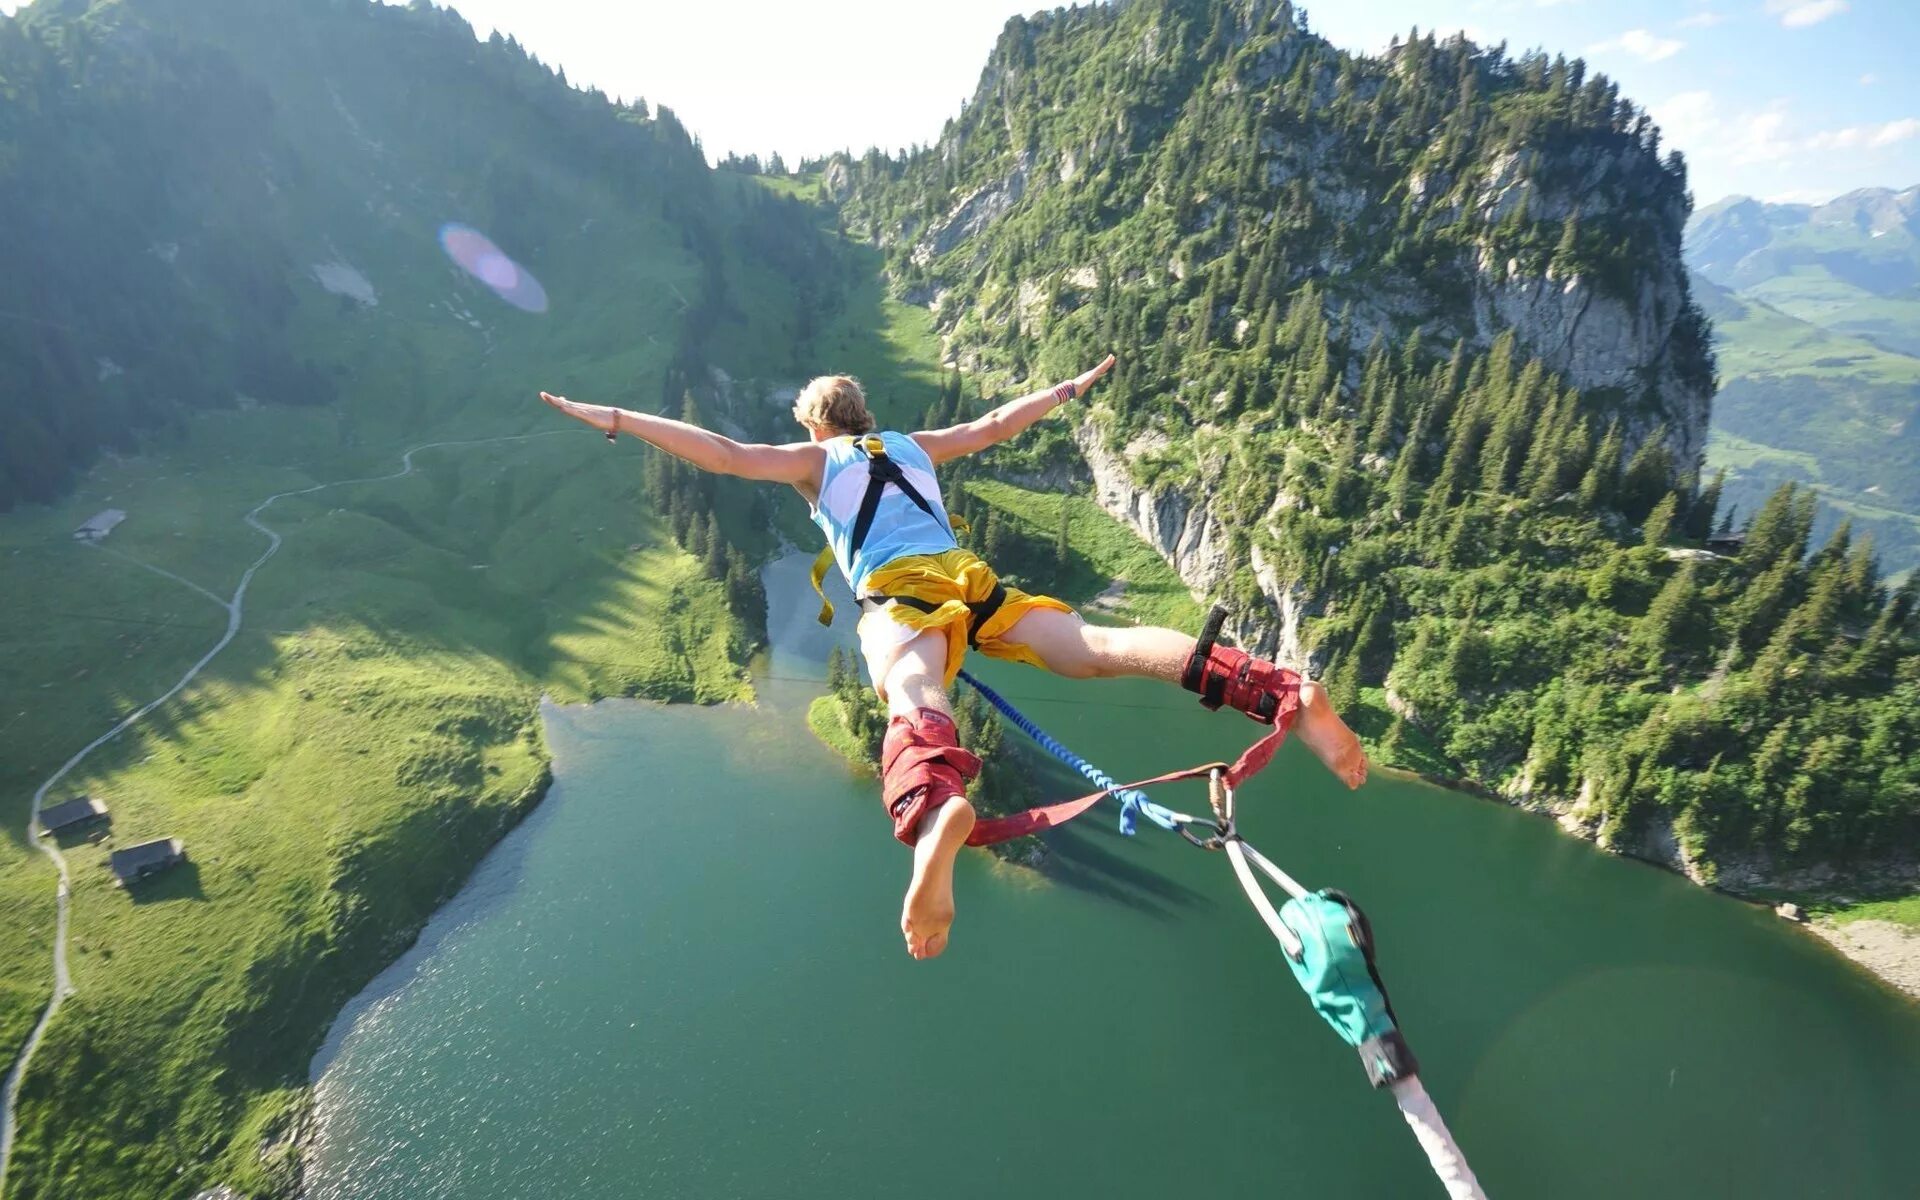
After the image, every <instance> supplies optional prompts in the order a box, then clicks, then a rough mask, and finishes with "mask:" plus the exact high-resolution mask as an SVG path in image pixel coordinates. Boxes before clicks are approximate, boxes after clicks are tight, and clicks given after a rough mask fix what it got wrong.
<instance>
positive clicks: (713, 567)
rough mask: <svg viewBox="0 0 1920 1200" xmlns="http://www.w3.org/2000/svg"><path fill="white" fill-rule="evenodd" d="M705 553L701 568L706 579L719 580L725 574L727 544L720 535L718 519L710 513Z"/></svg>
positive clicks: (708, 515)
mask: <svg viewBox="0 0 1920 1200" xmlns="http://www.w3.org/2000/svg"><path fill="white" fill-rule="evenodd" d="M705 532H706V543H707V548H706V553H705V554H704V555H702V562H701V568H702V570H704V571H705V572H706V576H707V578H708V579H721V578H724V577H725V576H726V573H727V542H726V539H725V538H724V537H722V536H721V534H720V519H719V518H718V517H716V516H714V515H713V514H712V513H708V514H707V527H706V531H705Z"/></svg>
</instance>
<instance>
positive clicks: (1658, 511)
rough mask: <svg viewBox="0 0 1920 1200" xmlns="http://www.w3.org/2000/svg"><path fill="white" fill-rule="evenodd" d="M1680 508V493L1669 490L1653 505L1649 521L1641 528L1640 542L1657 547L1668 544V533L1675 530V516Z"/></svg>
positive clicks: (1643, 544) (1648, 516) (1648, 517)
mask: <svg viewBox="0 0 1920 1200" xmlns="http://www.w3.org/2000/svg"><path fill="white" fill-rule="evenodd" d="M1679 509H1680V494H1679V493H1678V492H1668V493H1667V494H1666V496H1665V497H1664V498H1662V499H1661V501H1660V503H1658V504H1656V505H1654V506H1653V512H1651V513H1649V514H1648V515H1647V523H1646V525H1645V527H1644V528H1643V529H1642V530H1641V534H1640V544H1641V545H1642V546H1650V547H1653V548H1655V549H1658V548H1660V547H1661V546H1664V545H1666V544H1667V535H1668V534H1669V533H1671V532H1672V531H1673V516H1674V514H1675V513H1676V512H1678V511H1679Z"/></svg>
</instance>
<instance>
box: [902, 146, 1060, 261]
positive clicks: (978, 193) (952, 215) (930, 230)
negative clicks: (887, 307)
mask: <svg viewBox="0 0 1920 1200" xmlns="http://www.w3.org/2000/svg"><path fill="white" fill-rule="evenodd" d="M1032 169H1033V156H1032V155H1031V154H1022V155H1020V156H1019V158H1018V160H1017V161H1016V162H1015V163H1014V166H1013V169H1012V170H1010V171H1008V172H1007V173H1006V175H1005V176H1004V177H1002V178H1001V179H999V180H997V181H995V182H993V183H991V184H988V185H987V186H985V187H979V188H975V189H974V190H973V191H971V192H968V193H967V194H966V195H964V196H962V197H960V198H959V199H958V200H956V201H955V202H954V204H953V207H952V208H950V209H949V210H947V214H946V215H945V216H943V217H941V218H940V219H939V220H937V221H935V222H934V223H933V224H932V225H930V226H928V227H927V230H926V233H925V234H924V235H922V237H921V238H920V240H919V241H918V242H917V243H915V245H914V247H913V261H914V262H916V263H921V264H925V263H929V262H932V261H933V260H934V259H936V258H938V257H940V256H941V255H943V254H945V253H946V252H947V251H949V250H951V249H953V248H954V247H955V246H958V245H959V244H960V243H962V242H964V241H966V240H967V239H968V238H971V237H973V236H974V235H976V234H978V233H980V232H981V231H982V230H984V229H985V228H986V227H987V226H989V225H991V224H993V222H994V221H996V220H998V219H999V218H1000V217H1003V216H1005V215H1006V214H1007V213H1008V212H1009V211H1010V210H1011V209H1012V208H1013V206H1014V205H1016V204H1018V203H1020V198H1021V197H1022V196H1024V195H1026V194H1027V175H1028V173H1029V172H1030V171H1032Z"/></svg>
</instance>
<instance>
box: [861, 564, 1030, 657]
mask: <svg viewBox="0 0 1920 1200" xmlns="http://www.w3.org/2000/svg"><path fill="white" fill-rule="evenodd" d="M1006 602H1007V585H1006V584H1004V583H1001V582H1000V581H999V580H997V579H996V580H994V583H993V590H992V591H991V592H989V593H987V598H986V599H985V600H982V601H980V602H979V603H978V604H969V605H967V611H969V612H971V613H972V614H973V617H972V618H971V619H970V620H968V622H967V647H968V648H969V649H972V650H978V649H979V648H980V630H981V628H982V627H984V626H985V625H986V623H987V622H988V621H991V620H993V614H995V613H997V612H999V611H1000V606H1001V605H1003V604H1005V603H1006ZM889 604H904V605H906V606H907V607H908V608H912V609H918V610H919V611H920V612H923V613H930V612H938V611H939V609H940V606H939V605H938V604H935V603H934V602H933V601H931V600H922V599H920V597H918V596H878V595H873V596H862V597H860V607H861V608H862V609H868V610H871V609H875V608H882V607H884V606H886V605H889Z"/></svg>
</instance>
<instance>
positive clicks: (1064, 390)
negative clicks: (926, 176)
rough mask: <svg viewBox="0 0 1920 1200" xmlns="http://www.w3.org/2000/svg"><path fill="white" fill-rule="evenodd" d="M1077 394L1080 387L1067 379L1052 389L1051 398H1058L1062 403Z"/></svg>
mask: <svg viewBox="0 0 1920 1200" xmlns="http://www.w3.org/2000/svg"><path fill="white" fill-rule="evenodd" d="M1079 394H1080V389H1079V388H1076V387H1074V386H1073V381H1072V380H1068V381H1067V382H1065V383H1063V384H1061V385H1060V386H1059V387H1057V388H1055V389H1053V398H1054V399H1055V400H1058V401H1059V402H1060V403H1062V404H1065V403H1066V402H1067V401H1069V400H1071V399H1073V398H1074V397H1075V396H1078V395H1079Z"/></svg>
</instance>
